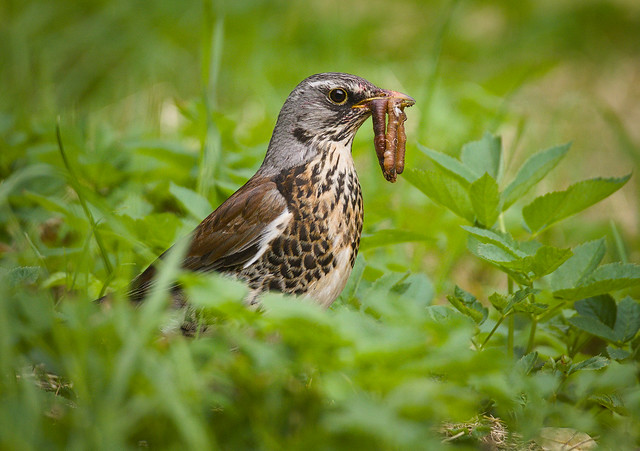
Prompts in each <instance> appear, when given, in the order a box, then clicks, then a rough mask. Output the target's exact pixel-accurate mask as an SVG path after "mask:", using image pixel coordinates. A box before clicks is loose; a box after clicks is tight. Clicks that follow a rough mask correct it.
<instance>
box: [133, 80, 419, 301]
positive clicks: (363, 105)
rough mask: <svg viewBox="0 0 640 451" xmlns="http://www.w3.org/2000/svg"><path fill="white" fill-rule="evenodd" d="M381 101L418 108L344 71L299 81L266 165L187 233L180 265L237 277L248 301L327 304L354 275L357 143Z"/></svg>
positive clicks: (143, 288)
mask: <svg viewBox="0 0 640 451" xmlns="http://www.w3.org/2000/svg"><path fill="white" fill-rule="evenodd" d="M385 98H388V99H396V101H400V102H401V104H402V106H411V105H413V104H414V103H415V100H414V99H413V98H411V97H409V96H408V95H405V94H402V93H400V92H397V91H391V90H386V89H381V88H378V87H377V86H375V85H374V84H372V83H371V82H369V81H367V80H365V79H364V78H361V77H358V76H355V75H350V74H345V73H336V72H328V73H320V74H315V75H312V76H310V77H308V78H306V79H304V80H303V81H302V82H300V84H298V85H297V86H296V87H295V88H294V89H293V91H292V92H291V93H290V94H289V96H288V97H287V99H286V100H285V102H284V105H283V106H282V109H281V110H280V113H279V115H278V119H277V121H276V125H275V128H274V130H273V134H272V136H271V140H270V141H269V145H268V148H267V151H266V155H265V157H264V161H263V162H262V165H261V166H260V168H259V169H258V171H257V172H256V173H255V175H253V176H252V177H251V178H250V179H249V180H248V181H247V182H246V183H245V184H244V185H243V186H242V187H241V188H239V189H238V190H237V191H236V192H235V193H234V194H232V195H231V196H230V197H229V198H228V199H227V200H226V201H224V202H223V203H222V204H221V205H220V206H219V207H218V208H217V209H216V210H215V211H213V213H211V214H210V215H209V216H207V217H206V218H205V219H204V220H203V221H202V222H201V223H200V224H199V225H198V226H197V227H196V228H195V230H194V231H193V232H192V233H191V234H190V235H189V237H188V239H189V240H190V242H189V245H188V246H187V251H186V255H185V257H184V260H183V261H182V268H183V269H185V270H189V271H193V272H218V273H222V274H224V275H227V276H230V277H234V278H237V279H239V280H241V281H243V282H244V283H245V284H246V285H247V286H248V287H249V292H248V295H247V297H246V299H245V302H246V303H247V304H248V305H256V304H259V299H260V295H261V294H262V293H264V292H266V291H276V292H281V293H285V294H290V295H295V296H298V297H302V298H306V299H310V300H311V301H313V302H314V303H317V304H319V305H321V306H323V307H329V306H330V305H331V304H332V303H333V302H334V301H335V300H336V298H337V297H338V296H339V295H340V292H341V291H342V290H343V288H344V286H345V284H346V282H347V279H348V278H349V275H350V274H351V270H352V268H353V266H354V263H355V260H356V256H357V254H358V248H359V245H360V236H361V233H362V226H363V215H364V211H363V200H362V191H361V188H360V183H359V180H358V175H357V173H356V169H355V166H354V161H353V158H352V155H351V147H352V143H353V139H354V137H355V135H356V132H357V131H358V129H359V128H360V126H361V125H362V124H363V123H364V122H365V121H366V120H367V118H368V117H369V116H371V115H372V109H371V105H372V102H373V101H375V100H377V99H385ZM169 250H170V249H169ZM169 250H167V251H165V252H164V253H163V254H162V255H161V256H160V257H158V259H157V260H156V261H155V262H154V263H152V264H151V265H149V266H148V267H147V268H146V269H145V270H144V271H143V272H142V273H141V274H139V275H138V276H137V277H136V278H135V279H134V280H133V281H132V282H131V284H130V290H129V292H128V296H129V299H130V300H131V301H133V302H134V303H138V302H141V301H142V300H143V299H144V298H145V296H147V295H148V293H149V292H150V288H151V287H152V286H153V284H154V280H155V277H156V275H157V268H158V261H160V260H162V259H163V258H164V257H165V256H166V255H167V252H169ZM171 291H172V294H173V298H174V304H176V305H178V306H183V305H184V304H185V303H186V302H187V301H186V300H185V299H184V296H183V294H182V290H181V288H180V286H179V285H178V284H175V285H174V286H173V287H172V289H171Z"/></svg>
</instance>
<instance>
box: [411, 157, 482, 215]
mask: <svg viewBox="0 0 640 451" xmlns="http://www.w3.org/2000/svg"><path fill="white" fill-rule="evenodd" d="M404 178H405V179H407V180H408V181H409V183H411V184H412V185H414V186H415V187H416V188H418V189H419V190H420V191H422V192H423V193H425V194H426V195H427V196H428V197H429V199H431V200H432V201H434V202H435V203H437V204H440V205H442V206H443V207H446V208H448V209H449V210H451V211H452V212H453V213H455V214H456V215H458V216H460V217H461V218H464V219H466V220H467V221H469V222H473V221H474V219H475V214H474V213H473V208H472V207H471V201H470V200H469V193H468V191H467V188H466V187H464V186H463V185H462V183H461V182H460V181H459V179H457V178H455V177H453V176H451V175H449V174H448V173H447V172H445V171H442V170H434V171H423V170H421V169H408V170H406V171H405V172H404Z"/></svg>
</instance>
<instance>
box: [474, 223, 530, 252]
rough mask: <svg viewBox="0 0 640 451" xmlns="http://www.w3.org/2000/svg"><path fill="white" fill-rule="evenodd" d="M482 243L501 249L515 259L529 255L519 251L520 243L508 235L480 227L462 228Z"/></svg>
mask: <svg viewBox="0 0 640 451" xmlns="http://www.w3.org/2000/svg"><path fill="white" fill-rule="evenodd" d="M462 228H463V229H464V230H466V231H467V232H469V233H470V234H471V235H472V236H473V237H475V238H476V239H477V240H478V241H480V242H481V243H490V244H494V245H496V246H499V247H501V248H502V249H504V250H505V251H507V252H508V253H509V254H511V255H513V256H514V257H525V256H526V255H527V254H525V253H524V252H522V251H521V250H519V249H518V243H516V241H515V240H514V239H513V238H512V237H511V235H509V234H508V233H502V232H498V231H496V230H489V229H481V228H480V227H470V226H462Z"/></svg>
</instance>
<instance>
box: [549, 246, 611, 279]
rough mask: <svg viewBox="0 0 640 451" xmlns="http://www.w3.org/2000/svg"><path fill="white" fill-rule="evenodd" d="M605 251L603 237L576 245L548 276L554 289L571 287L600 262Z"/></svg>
mask: <svg viewBox="0 0 640 451" xmlns="http://www.w3.org/2000/svg"><path fill="white" fill-rule="evenodd" d="M605 251H606V247H605V241H604V238H601V239H599V240H596V241H589V242H587V243H584V244H581V245H579V246H576V247H575V248H574V249H573V255H572V256H571V257H569V259H568V260H567V261H566V262H564V263H563V264H562V265H561V266H560V267H559V268H558V269H556V270H555V271H554V272H553V274H552V275H551V276H550V279H551V287H552V288H553V289H554V290H560V289H563V288H573V287H575V286H576V285H578V284H579V283H580V281H581V280H583V279H585V278H586V277H587V276H589V275H590V274H591V273H592V272H593V271H594V270H595V269H596V268H597V266H598V265H599V264H600V262H601V261H602V258H603V257H604V254H605Z"/></svg>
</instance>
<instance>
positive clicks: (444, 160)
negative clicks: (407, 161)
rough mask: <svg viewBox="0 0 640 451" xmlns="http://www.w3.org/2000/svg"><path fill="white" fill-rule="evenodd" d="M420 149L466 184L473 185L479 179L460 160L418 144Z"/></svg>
mask: <svg viewBox="0 0 640 451" xmlns="http://www.w3.org/2000/svg"><path fill="white" fill-rule="evenodd" d="M418 148H419V149H420V150H422V152H424V153H425V154H426V155H427V156H428V157H429V158H431V159H432V160H433V161H434V162H435V163H436V164H437V165H438V166H440V167H441V168H443V169H444V170H446V171H448V172H450V173H452V174H454V175H456V176H458V177H459V178H461V179H462V180H464V181H465V182H468V183H472V182H473V181H474V180H475V179H477V178H478V176H477V175H476V174H475V173H474V172H473V171H472V170H471V169H469V168H467V167H466V166H465V165H463V164H462V163H461V162H460V160H458V159H456V158H453V157H452V156H450V155H447V154H445V153H442V152H438V151H436V150H431V149H428V148H426V147H424V146H422V145H420V144H418Z"/></svg>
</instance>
